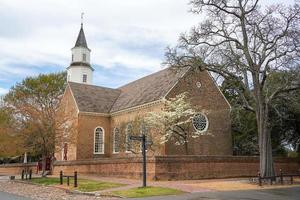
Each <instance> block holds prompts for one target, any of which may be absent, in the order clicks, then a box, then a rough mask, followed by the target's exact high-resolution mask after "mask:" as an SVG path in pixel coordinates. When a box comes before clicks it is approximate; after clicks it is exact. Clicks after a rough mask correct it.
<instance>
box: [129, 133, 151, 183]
mask: <svg viewBox="0 0 300 200" xmlns="http://www.w3.org/2000/svg"><path fill="white" fill-rule="evenodd" d="M130 140H136V141H139V142H142V154H143V187H147V166H146V135H145V134H143V135H141V136H130Z"/></svg>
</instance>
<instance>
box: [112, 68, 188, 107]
mask: <svg viewBox="0 0 300 200" xmlns="http://www.w3.org/2000/svg"><path fill="white" fill-rule="evenodd" d="M186 71H187V70H186V69H182V70H179V71H178V70H173V69H171V68H166V69H164V70H161V71H159V72H156V73H153V74H150V75H149V76H146V77H143V78H141V79H138V80H136V81H133V82H131V83H128V84H127V85H124V86H122V87H120V88H118V89H120V90H121V91H122V92H121V94H120V96H119V97H118V99H117V100H116V102H115V103H114V105H113V107H112V109H111V112H116V111H119V110H123V109H126V108H130V107H134V106H138V105H142V104H145V103H149V102H152V101H156V100H159V99H161V98H162V97H164V96H165V95H166V94H167V93H168V91H169V90H170V89H171V88H172V87H173V86H174V85H175V84H176V82H177V81H178V79H179V78H180V77H181V76H183V74H184V73H185V72H186Z"/></svg>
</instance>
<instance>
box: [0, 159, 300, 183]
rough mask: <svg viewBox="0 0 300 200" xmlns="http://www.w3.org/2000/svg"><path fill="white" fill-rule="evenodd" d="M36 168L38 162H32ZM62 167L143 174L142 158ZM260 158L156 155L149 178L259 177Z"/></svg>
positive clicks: (298, 164)
mask: <svg viewBox="0 0 300 200" xmlns="http://www.w3.org/2000/svg"><path fill="white" fill-rule="evenodd" d="M31 166H32V167H33V169H35V168H34V166H35V164H32V165H31ZM23 168H24V166H23V164H11V165H0V174H20V173H21V171H22V169H23ZM275 168H276V171H277V172H278V171H279V169H282V170H283V172H284V173H295V172H297V171H298V170H299V169H300V160H299V159H291V158H275ZM60 170H63V171H64V173H66V174H72V173H73V172H74V171H78V173H79V175H80V174H97V175H100V176H114V177H126V178H134V179H138V178H141V176H142V159H141V158H140V157H137V158H102V159H93V160H81V161H57V162H56V163H55V164H54V171H53V173H54V174H55V175H58V174H59V171H60ZM258 170H259V158H258V157H250V156H244V157H242V156H156V157H153V158H149V159H148V160H147V172H148V173H147V174H148V179H151V180H183V179H203V178H227V177H250V176H256V175H257V172H258Z"/></svg>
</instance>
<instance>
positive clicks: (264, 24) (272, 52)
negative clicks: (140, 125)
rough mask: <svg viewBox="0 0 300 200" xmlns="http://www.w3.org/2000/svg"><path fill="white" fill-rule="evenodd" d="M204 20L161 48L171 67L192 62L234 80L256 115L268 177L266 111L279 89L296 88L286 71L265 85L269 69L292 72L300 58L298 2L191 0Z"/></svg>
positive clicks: (298, 85)
mask: <svg viewBox="0 0 300 200" xmlns="http://www.w3.org/2000/svg"><path fill="white" fill-rule="evenodd" d="M190 4H191V6H192V12H193V13H195V14H203V13H204V12H205V16H204V15H202V17H203V19H204V20H203V22H201V23H200V24H199V25H198V26H195V27H194V28H192V29H191V31H190V33H187V34H183V35H182V36H181V38H180V41H179V44H178V46H177V47H175V48H169V49H168V51H167V52H166V58H167V60H166V63H167V64H169V65H171V66H177V67H186V66H192V67H194V68H199V69H200V70H208V71H210V72H212V73H216V74H218V75H219V76H221V77H222V78H223V79H224V80H227V81H230V82H231V83H232V84H234V85H236V88H237V90H236V92H237V95H238V96H239V99H240V101H241V102H242V103H243V107H244V109H246V110H249V111H251V112H253V113H254V114H255V118H256V123H257V132H258V136H259V137H258V139H259V141H258V142H259V152H260V172H261V175H262V176H273V175H274V174H275V172H274V163H273V156H272V146H271V129H270V128H271V127H270V118H269V111H270V107H271V106H272V104H273V103H274V100H275V99H276V98H278V96H280V95H281V94H283V93H287V92H290V91H293V90H297V89H299V88H300V83H299V80H300V78H299V76H298V77H297V76H296V74H293V73H290V75H289V76H285V79H286V81H285V82H284V84H281V85H272V87H269V86H270V85H268V84H267V83H268V81H269V77H270V74H272V73H273V72H280V71H282V72H286V71H293V70H294V69H295V65H297V62H298V61H299V47H300V43H299V42H300V38H299V37H300V26H299V17H300V15H299V13H300V6H299V4H297V3H296V4H294V5H292V6H289V7H286V6H283V5H273V6H270V7H267V8H266V9H262V8H261V7H260V6H259V0H192V1H191V2H190Z"/></svg>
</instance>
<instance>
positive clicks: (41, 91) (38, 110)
mask: <svg viewBox="0 0 300 200" xmlns="http://www.w3.org/2000/svg"><path fill="white" fill-rule="evenodd" d="M65 87H66V74H65V73H52V74H47V75H39V76H38V77H28V78H26V79H25V80H23V81H22V82H21V83H18V84H16V86H14V87H12V88H11V89H10V91H9V93H8V94H7V95H6V96H5V98H4V101H5V103H6V105H7V107H8V108H9V109H11V110H12V114H13V117H14V120H15V123H14V124H13V129H14V131H15V132H18V133H19V134H20V135H22V138H23V140H24V145H25V147H26V149H27V150H29V151H30V152H32V153H33V154H36V155H41V156H42V158H43V174H44V171H45V163H46V159H47V158H49V157H52V156H53V155H54V151H55V144H59V143H62V142H63V140H66V138H67V136H66V135H65V132H67V131H66V130H65V129H66V127H68V126H67V125H69V124H67V123H68V121H69V119H68V118H67V115H65V114H66V113H65V111H64V107H65V106H63V105H60V104H61V99H62V98H61V97H62V94H63V92H64V90H65Z"/></svg>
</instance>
